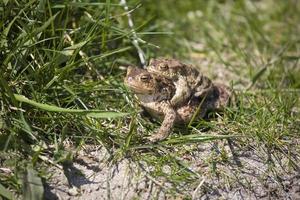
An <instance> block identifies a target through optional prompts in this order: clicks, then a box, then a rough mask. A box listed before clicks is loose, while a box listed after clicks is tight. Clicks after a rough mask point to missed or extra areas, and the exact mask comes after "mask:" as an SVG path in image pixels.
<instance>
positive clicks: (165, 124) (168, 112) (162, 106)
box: [144, 101, 176, 142]
mask: <svg viewBox="0 0 300 200" xmlns="http://www.w3.org/2000/svg"><path fill="white" fill-rule="evenodd" d="M144 106H147V107H148V109H151V110H154V111H157V113H161V114H162V115H163V121H162V123H161V126H160V128H159V129H158V131H157V132H156V133H155V134H154V135H152V136H150V137H149V138H148V139H149V140H150V141H151V142H158V141H161V140H164V139H166V138H167V137H168V136H169V135H170V133H171V130H172V128H173V126H174V123H175V120H176V111H175V110H174V109H173V107H172V106H171V104H170V103H169V102H168V101H162V102H151V103H147V105H144Z"/></svg>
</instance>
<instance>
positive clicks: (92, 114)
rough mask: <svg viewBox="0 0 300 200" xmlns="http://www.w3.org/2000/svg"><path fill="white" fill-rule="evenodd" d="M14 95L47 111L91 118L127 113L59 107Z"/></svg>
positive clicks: (119, 115)
mask: <svg viewBox="0 0 300 200" xmlns="http://www.w3.org/2000/svg"><path fill="white" fill-rule="evenodd" d="M14 97H15V99H16V100H17V101H19V102H23V103H27V104H29V105H31V106H34V107H36V108H39V109H41V110H45V111H48V112H60V113H72V114H81V115H86V116H88V117H93V118H116V117H123V116H125V115H127V114H128V113H118V112H109V111H102V110H83V109H70V108H61V107H58V106H53V105H49V104H43V103H38V102H36V101H33V100H30V99H28V98H27V97H25V96H23V95H18V94H14Z"/></svg>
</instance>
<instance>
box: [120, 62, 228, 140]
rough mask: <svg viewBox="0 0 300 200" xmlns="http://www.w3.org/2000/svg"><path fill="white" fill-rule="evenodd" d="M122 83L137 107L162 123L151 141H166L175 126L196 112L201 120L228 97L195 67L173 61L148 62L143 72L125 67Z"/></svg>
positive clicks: (225, 101) (224, 90)
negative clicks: (136, 101) (136, 102)
mask: <svg viewBox="0 0 300 200" xmlns="http://www.w3.org/2000/svg"><path fill="white" fill-rule="evenodd" d="M124 82H125V85H126V86H127V87H128V88H129V89H130V90H132V91H133V92H134V93H135V94H136V96H137V98H138V100H139V101H140V104H141V106H142V107H143V108H144V109H145V110H146V111H147V112H148V113H149V114H150V115H151V116H152V117H153V118H156V119H159V120H161V121H162V124H161V127H160V128H159V130H158V131H157V133H155V134H153V135H152V136H151V137H149V140H150V141H151V142H157V141H160V140H163V139H165V138H167V137H168V136H169V134H170V133H171V130H172V127H173V126H174V125H175V124H185V123H188V122H189V121H190V120H191V118H192V117H193V115H194V113H195V112H196V110H199V113H198V117H204V116H205V115H206V113H207V111H208V110H216V109H220V108H221V107H224V106H226V105H227V103H228V101H229V97H230V91H229V90H228V88H227V87H226V86H224V85H215V84H213V83H212V82H211V81H210V80H209V79H208V78H207V77H206V76H204V75H203V74H202V73H200V72H199V71H198V70H197V69H196V68H193V67H191V66H187V65H185V64H183V63H181V62H180V61H179V60H176V59H168V58H157V59H151V60H150V62H149V66H148V67H147V69H141V68H137V67H128V69H127V75H126V77H125V80H124ZM199 107H200V109H197V108H199Z"/></svg>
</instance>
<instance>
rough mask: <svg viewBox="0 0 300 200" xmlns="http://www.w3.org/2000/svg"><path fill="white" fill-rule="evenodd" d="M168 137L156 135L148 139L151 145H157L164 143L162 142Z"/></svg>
mask: <svg viewBox="0 0 300 200" xmlns="http://www.w3.org/2000/svg"><path fill="white" fill-rule="evenodd" d="M168 136H169V134H161V133H155V134H154V135H151V136H149V137H147V139H148V140H149V141H150V142H151V143H156V142H159V141H162V140H164V139H166V138H167V137H168Z"/></svg>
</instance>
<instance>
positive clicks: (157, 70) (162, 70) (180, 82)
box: [147, 58, 214, 105]
mask: <svg viewBox="0 0 300 200" xmlns="http://www.w3.org/2000/svg"><path fill="white" fill-rule="evenodd" d="M147 70H148V71H149V72H151V73H153V74H156V75H160V76H163V77H165V78H168V79H170V80H172V81H173V83H174V85H175V87H176V91H175V94H174V96H173V97H172V99H171V100H170V102H171V104H172V105H180V104H182V103H183V102H185V101H186V100H187V99H189V98H190V97H191V95H193V96H195V97H200V98H204V97H206V96H208V95H209V93H210V92H212V91H213V89H214V85H213V83H212V82H211V80H210V79H209V78H207V77H206V76H204V75H203V74H202V73H200V72H199V71H198V70H197V69H196V68H194V67H191V66H187V65H186V64H183V63H181V62H180V61H179V60H177V59H171V58H156V59H151V60H150V62H149V66H148V67H147Z"/></svg>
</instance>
